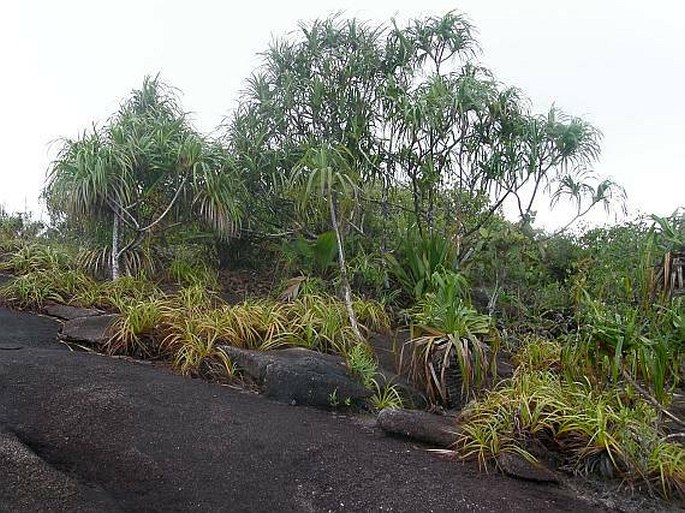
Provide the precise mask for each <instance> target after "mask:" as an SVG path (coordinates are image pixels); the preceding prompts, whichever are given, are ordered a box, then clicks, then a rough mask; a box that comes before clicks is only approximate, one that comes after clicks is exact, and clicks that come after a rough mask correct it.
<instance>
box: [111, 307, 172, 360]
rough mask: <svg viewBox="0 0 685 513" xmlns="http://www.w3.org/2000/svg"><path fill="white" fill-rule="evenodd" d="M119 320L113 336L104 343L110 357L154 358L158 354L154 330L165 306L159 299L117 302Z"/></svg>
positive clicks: (158, 323) (116, 322) (115, 325)
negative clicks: (113, 355) (126, 355)
mask: <svg viewBox="0 0 685 513" xmlns="http://www.w3.org/2000/svg"><path fill="white" fill-rule="evenodd" d="M116 306H117V309H118V310H119V317H118V318H117V320H116V321H115V322H114V324H113V326H112V328H111V332H112V335H111V337H110V338H109V340H108V341H107V343H106V344H105V347H104V349H105V351H107V352H108V353H110V354H128V355H133V356H145V357H150V356H154V355H155V353H156V352H157V350H156V347H155V346H156V344H155V330H156V329H157V328H158V327H159V325H160V322H161V320H162V305H161V303H160V301H158V300H154V299H152V300H135V299H125V300H119V301H118V302H117V303H116Z"/></svg>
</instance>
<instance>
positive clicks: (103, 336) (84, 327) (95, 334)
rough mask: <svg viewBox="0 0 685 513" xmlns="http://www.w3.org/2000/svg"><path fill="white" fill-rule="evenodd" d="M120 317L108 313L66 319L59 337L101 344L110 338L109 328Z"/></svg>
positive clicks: (71, 340)
mask: <svg viewBox="0 0 685 513" xmlns="http://www.w3.org/2000/svg"><path fill="white" fill-rule="evenodd" d="M118 317H119V316H118V315H117V314H107V315H97V316H93V317H78V318H76V319H72V320H70V321H66V322H65V323H64V324H63V325H62V329H61V331H60V333H59V337H60V338H61V339H62V340H64V341H66V342H78V343H81V344H87V345H92V346H101V345H103V344H104V343H105V342H107V340H108V339H109V333H108V330H109V328H110V326H111V325H112V324H113V323H114V321H116V320H117V318H118Z"/></svg>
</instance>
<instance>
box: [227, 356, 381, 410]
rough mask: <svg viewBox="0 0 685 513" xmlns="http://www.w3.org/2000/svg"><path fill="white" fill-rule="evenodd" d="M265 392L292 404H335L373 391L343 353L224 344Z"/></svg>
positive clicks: (356, 402)
mask: <svg viewBox="0 0 685 513" xmlns="http://www.w3.org/2000/svg"><path fill="white" fill-rule="evenodd" d="M220 349H222V350H223V351H224V352H225V353H226V354H227V355H228V356H229V357H230V358H231V360H232V361H233V362H234V363H235V364H236V365H237V366H238V368H239V369H240V370H242V371H243V372H244V373H245V374H246V375H247V376H248V377H249V378H251V379H252V380H254V381H255V383H256V384H257V385H258V386H259V387H260V389H261V391H262V393H263V394H264V395H265V396H266V397H269V398H271V399H275V400H277V401H283V402H287V403H291V404H300V405H307V406H314V407H317V408H331V407H333V406H336V405H337V406H347V405H350V406H353V405H359V404H361V403H362V402H363V401H364V400H365V399H366V398H367V397H369V395H370V394H371V392H370V391H369V390H368V389H366V388H364V387H363V386H362V385H361V384H359V383H358V382H357V381H355V380H354V379H353V378H352V377H351V376H350V375H349V372H348V370H347V367H346V365H345V360H344V359H343V358H340V357H339V356H333V355H327V354H322V353H317V352H315V351H310V350H308V349H303V348H291V349H280V350H274V351H251V350H248V349H240V348H236V347H232V346H220Z"/></svg>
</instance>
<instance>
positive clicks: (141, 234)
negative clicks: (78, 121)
mask: <svg viewBox="0 0 685 513" xmlns="http://www.w3.org/2000/svg"><path fill="white" fill-rule="evenodd" d="M241 188H242V185H241V181H240V179H239V177H238V175H237V174H236V173H235V167H234V165H233V163H232V161H231V159H230V158H229V157H228V156H227V154H226V152H225V151H224V150H223V148H222V147H221V146H220V145H219V144H218V143H216V142H213V141H211V140H208V139H207V138H205V137H203V136H202V135H200V134H199V133H198V132H196V131H195V130H194V129H193V128H192V127H191V125H190V123H189V121H188V119H187V117H186V115H185V114H184V112H183V111H182V110H181V109H180V106H179V105H178V101H177V97H176V95H175V94H174V91H173V90H172V89H171V88H169V87H168V86H166V85H165V84H163V83H162V82H161V81H160V80H159V78H158V77H157V78H149V77H148V78H146V79H145V81H144V83H143V87H142V88H141V89H140V90H136V91H133V93H132V94H131V96H130V98H129V99H128V100H127V101H125V102H124V103H123V104H122V105H121V107H120V109H119V111H118V112H117V113H116V114H115V115H114V116H113V117H112V118H111V119H110V120H109V121H108V122H107V123H106V124H105V125H104V126H102V127H96V126H94V127H93V128H92V130H90V131H88V132H85V133H84V134H83V135H82V136H81V137H80V138H78V139H75V140H71V139H67V140H64V141H63V144H62V147H61V150H60V152H59V154H58V156H57V158H56V159H55V161H54V162H53V163H52V166H51V168H50V170H49V173H48V180H47V185H46V187H45V190H44V196H45V198H46V200H47V204H48V207H49V209H50V211H51V212H52V213H53V214H54V215H57V216H61V217H63V218H65V219H66V220H67V221H69V222H71V223H73V224H81V225H85V226H88V227H90V228H91V229H97V228H99V227H102V226H103V225H108V226H109V227H110V230H111V231H110V233H111V246H110V253H109V255H110V263H111V276H112V278H113V279H116V278H117V277H118V276H119V275H120V274H121V262H122V257H123V256H124V255H126V254H127V252H132V251H135V250H136V249H137V248H138V247H139V246H140V245H141V244H142V243H143V241H144V240H146V239H153V238H154V237H155V236H156V235H159V234H161V233H163V232H165V231H166V230H169V229H173V228H178V227H182V226H184V225H186V226H187V225H188V224H196V223H197V222H198V221H199V222H201V223H203V224H204V225H205V226H206V227H208V228H211V229H213V230H214V231H215V232H216V233H217V234H218V235H219V236H220V237H228V236H230V235H232V234H234V233H235V231H236V229H237V227H238V224H239V223H240V220H241V217H242V209H241V205H240V203H239V201H238V198H239V197H240V191H241Z"/></svg>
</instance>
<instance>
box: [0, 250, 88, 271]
mask: <svg viewBox="0 0 685 513" xmlns="http://www.w3.org/2000/svg"><path fill="white" fill-rule="evenodd" d="M75 268H76V265H75V259H74V256H73V255H72V254H71V253H70V252H69V251H67V250H65V249H62V248H56V247H53V246H48V245H45V244H25V245H23V246H21V247H20V248H18V249H17V250H16V251H14V252H13V253H12V254H11V256H10V257H9V258H7V259H6V260H5V261H4V262H0V271H7V272H10V273H13V274H20V275H24V274H29V273H32V272H41V271H50V272H59V271H64V270H68V269H75Z"/></svg>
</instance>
